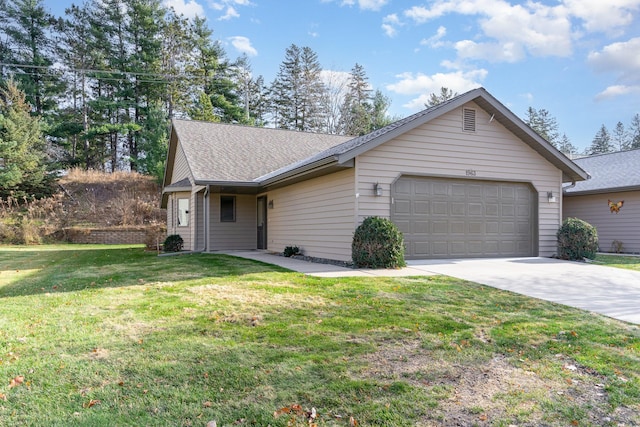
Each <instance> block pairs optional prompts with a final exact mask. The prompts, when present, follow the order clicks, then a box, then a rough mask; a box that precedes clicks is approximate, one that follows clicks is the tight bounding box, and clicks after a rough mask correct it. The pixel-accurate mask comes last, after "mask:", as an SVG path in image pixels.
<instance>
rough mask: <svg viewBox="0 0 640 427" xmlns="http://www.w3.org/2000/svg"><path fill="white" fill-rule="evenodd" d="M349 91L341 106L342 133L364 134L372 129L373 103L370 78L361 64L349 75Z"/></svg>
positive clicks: (356, 65)
mask: <svg viewBox="0 0 640 427" xmlns="http://www.w3.org/2000/svg"><path fill="white" fill-rule="evenodd" d="M347 87H348V91H347V93H346V94H345V96H344V101H343V103H342V107H341V108H340V133H342V134H344V135H364V134H366V133H368V132H369V131H370V130H371V127H372V125H371V123H372V113H373V105H372V102H371V88H370V86H369V79H368V77H367V75H366V73H365V71H364V68H363V67H362V65H360V64H355V65H354V67H353V68H352V69H351V73H350V75H349V82H348V84H347Z"/></svg>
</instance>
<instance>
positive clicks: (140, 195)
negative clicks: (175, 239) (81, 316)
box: [0, 169, 166, 244]
mask: <svg viewBox="0 0 640 427" xmlns="http://www.w3.org/2000/svg"><path fill="white" fill-rule="evenodd" d="M56 187H57V190H58V191H57V192H56V193H55V194H54V195H53V196H52V197H49V198H46V199H40V200H32V201H31V200H28V199H26V198H23V199H15V198H12V197H9V198H7V199H3V200H0V243H5V244H38V243H45V242H53V241H65V240H69V234H70V232H75V233H77V232H79V231H82V232H89V231H90V230H92V229H101V230H114V231H115V230H122V229H126V228H132V227H137V228H139V229H140V228H148V229H149V230H151V231H157V232H161V231H162V230H163V229H164V222H165V218H166V213H165V211H164V210H163V209H160V198H161V188H160V186H159V185H158V184H157V183H156V182H155V180H154V178H152V177H150V176H147V175H141V174H139V173H135V172H122V171H121V172H114V173H104V172H98V171H84V170H81V169H73V170H70V171H69V172H68V173H67V174H66V175H64V176H63V177H61V178H60V179H59V180H58V182H57V183H56Z"/></svg>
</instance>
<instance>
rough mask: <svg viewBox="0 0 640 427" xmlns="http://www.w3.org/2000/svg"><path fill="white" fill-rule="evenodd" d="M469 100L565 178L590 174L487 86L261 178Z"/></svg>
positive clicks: (359, 148) (361, 146) (370, 144)
mask: <svg viewBox="0 0 640 427" xmlns="http://www.w3.org/2000/svg"><path fill="white" fill-rule="evenodd" d="M469 102H475V103H476V104H477V105H478V106H479V107H480V108H482V109H483V110H485V111H486V112H487V113H488V114H489V115H490V116H491V117H492V120H496V121H497V122H499V123H500V124H502V125H503V126H504V127H505V128H506V129H507V130H508V131H510V132H511V133H513V134H514V135H516V136H517V137H518V138H519V139H520V140H522V141H523V142H524V143H525V144H527V145H529V146H530V147H531V148H533V149H534V150H535V151H536V152H538V153H539V154H540V155H541V156H542V157H544V158H545V159H546V160H547V161H549V162H550V163H551V164H553V165H554V166H556V167H557V168H558V169H560V170H561V171H562V173H563V181H565V182H566V181H580V180H584V179H587V178H588V174H587V173H586V172H585V171H584V170H582V169H581V168H580V167H578V166H577V165H576V164H575V163H573V162H572V161H571V160H570V159H569V158H567V157H566V156H565V155H564V154H562V153H561V152H560V151H558V150H557V149H556V148H554V147H553V146H552V145H551V144H550V143H549V142H547V141H546V140H545V139H544V138H542V137H541V136H540V135H538V134H537V133H536V132H535V131H534V130H533V129H531V128H530V127H529V126H527V125H526V124H525V123H524V122H523V121H522V120H521V119H520V118H518V117H517V116H516V115H515V114H513V113H512V112H511V111H510V110H509V109H508V108H507V107H505V106H504V105H502V104H501V103H500V102H499V101H498V100H497V99H495V98H494V97H493V96H491V95H490V94H489V93H488V92H487V91H486V90H485V89H484V88H479V89H474V90H471V91H469V92H466V93H464V94H462V95H458V96H456V97H454V98H452V99H450V100H448V101H445V102H443V103H441V104H438V105H436V106H433V107H430V108H427V109H426V110H422V111H420V112H417V113H415V114H413V115H411V116H408V117H406V118H404V119H401V120H398V121H396V122H394V123H391V124H390V125H388V126H385V127H384V128H381V129H378V130H376V131H374V132H371V133H369V134H366V135H363V136H360V137H357V138H353V139H350V140H348V141H346V142H344V143H342V144H340V145H337V146H334V147H331V148H328V149H327V150H325V151H323V152H320V153H317V154H315V155H313V156H310V157H309V158H307V159H305V160H303V161H300V162H298V163H296V164H292V165H287V166H285V167H284V168H282V169H279V170H277V171H274V172H271V173H269V174H267V175H264V176H261V177H260V178H259V180H260V181H261V182H262V181H271V180H274V179H277V177H278V175H281V174H290V173H291V172H292V171H294V170H295V169H298V168H304V167H306V166H308V165H310V164H313V163H317V162H320V161H322V160H323V159H324V160H326V159H330V158H333V159H334V160H335V161H336V162H337V163H339V164H343V163H346V162H349V161H351V160H353V159H354V158H355V157H356V156H358V155H360V154H362V153H365V152H367V151H369V150H371V149H373V148H376V147H378V146H379V145H381V144H384V143H385V142H387V141H390V140H391V139H393V138H395V137H397V136H399V135H402V134H404V133H406V132H408V131H410V130H412V129H415V128H416V127H418V126H421V125H424V124H425V123H428V122H429V121H431V120H433V119H435V118H437V117H440V116H442V115H444V114H446V113H448V112H450V111H453V110H454V109H456V108H460V107H462V106H463V105H465V104H467V103H469Z"/></svg>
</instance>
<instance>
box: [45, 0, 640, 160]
mask: <svg viewBox="0 0 640 427" xmlns="http://www.w3.org/2000/svg"><path fill="white" fill-rule="evenodd" d="M69 4H71V2H70V1H66V0H45V5H46V7H47V8H49V11H50V12H52V13H54V14H55V15H61V14H63V13H64V7H65V6H68V5H69ZM165 4H166V5H169V6H173V7H174V8H175V9H176V10H177V11H179V12H182V13H183V14H184V15H185V16H194V15H195V14H199V15H204V16H206V17H207V20H208V22H209V26H210V27H211V28H212V29H213V31H214V33H213V37H214V38H216V39H218V40H220V42H221V43H222V45H223V46H224V48H225V51H226V52H227V55H228V57H229V58H230V59H235V58H236V57H238V56H239V55H241V54H242V53H246V54H247V55H248V56H249V58H250V61H251V65H252V68H253V71H254V74H261V75H263V76H264V78H265V81H266V82H271V81H272V80H273V79H274V77H275V75H276V73H277V71H278V68H279V66H280V63H281V62H282V61H283V59H284V54H285V50H286V49H287V47H288V46H290V45H291V44H296V45H298V46H300V47H302V46H308V47H310V48H311V49H313V50H314V51H315V52H316V53H317V54H318V59H319V60H320V63H321V65H322V67H323V68H324V69H325V70H327V71H333V72H336V73H348V72H349V71H350V70H351V68H352V67H353V65H354V64H356V63H359V64H361V65H362V66H364V69H365V71H366V73H367V75H368V77H369V81H370V83H371V85H372V86H373V87H374V88H375V89H380V90H381V91H382V92H383V93H384V94H385V95H387V96H389V97H390V99H391V100H392V104H391V108H390V111H389V112H390V113H391V114H393V115H397V116H402V117H404V116H407V115H409V114H411V113H413V112H416V111H418V110H420V109H422V108H424V102H425V101H426V98H427V97H428V95H429V94H430V93H432V92H438V91H439V89H440V87H441V86H446V87H448V88H450V89H453V90H454V91H455V92H458V93H462V92H465V91H467V90H470V89H473V88H475V87H479V86H484V87H485V88H486V89H487V90H488V91H489V92H490V93H491V94H493V95H494V96H495V97H496V98H498V99H499V100H500V101H501V102H502V103H504V104H505V105H506V106H507V107H508V108H510V109H511V111H513V112H514V113H515V114H516V115H518V116H520V117H521V118H524V117H525V113H526V110H527V108H528V107H529V106H532V107H534V108H536V109H541V108H545V109H547V110H548V111H549V112H550V113H551V115H552V116H554V117H556V119H557V120H558V124H559V126H560V131H561V132H564V133H566V134H567V136H568V137H569V139H570V140H571V142H572V143H573V144H574V145H575V146H577V147H579V148H580V149H582V148H584V147H586V146H588V145H590V144H591V141H592V139H593V137H594V135H595V134H596V132H597V131H598V130H599V128H600V126H601V125H602V124H604V125H605V126H607V128H608V129H609V130H610V131H612V130H613V128H614V127H615V125H616V123H617V122H618V121H621V122H622V123H624V124H625V126H628V125H629V124H630V122H631V118H632V117H633V115H634V114H636V113H640V0H544V1H543V0H540V1H528V2H515V1H507V0H429V1H417V0H416V1H414V0H402V1H400V0H165Z"/></svg>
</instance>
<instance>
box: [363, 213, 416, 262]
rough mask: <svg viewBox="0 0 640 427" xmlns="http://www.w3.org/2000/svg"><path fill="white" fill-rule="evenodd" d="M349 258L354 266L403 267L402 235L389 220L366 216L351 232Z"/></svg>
mask: <svg viewBox="0 0 640 427" xmlns="http://www.w3.org/2000/svg"><path fill="white" fill-rule="evenodd" d="M351 258H352V259H353V264H354V266H355V267H367V268H399V267H404V266H405V265H406V263H405V262H404V236H403V235H402V233H401V232H400V230H398V227H397V226H396V225H395V224H394V223H393V222H391V220H389V219H386V218H380V217H377V216H372V217H368V218H366V219H365V220H364V221H363V222H362V224H360V225H359V226H358V228H356V231H355V233H354V234H353V242H352V244H351Z"/></svg>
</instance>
